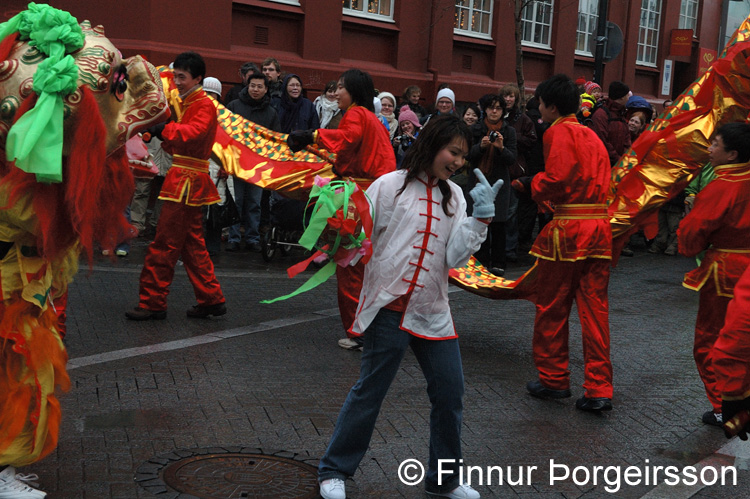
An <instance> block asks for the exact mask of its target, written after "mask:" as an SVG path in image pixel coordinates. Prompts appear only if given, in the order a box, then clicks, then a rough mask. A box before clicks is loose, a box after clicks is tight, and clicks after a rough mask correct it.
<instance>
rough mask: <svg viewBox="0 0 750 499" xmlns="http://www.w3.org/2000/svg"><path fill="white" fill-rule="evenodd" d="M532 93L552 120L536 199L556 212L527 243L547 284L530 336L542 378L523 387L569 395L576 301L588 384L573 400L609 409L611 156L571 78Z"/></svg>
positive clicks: (535, 392) (539, 291) (546, 84)
mask: <svg viewBox="0 0 750 499" xmlns="http://www.w3.org/2000/svg"><path fill="white" fill-rule="evenodd" d="M536 96H537V97H538V98H539V111H540V112H541V114H542V119H543V120H544V121H547V122H550V123H552V126H550V128H549V129H548V130H547V132H545V134H544V159H545V164H546V165H547V167H546V170H545V171H544V172H542V173H539V174H537V175H536V176H535V177H534V179H533V181H532V183H531V196H532V198H533V199H534V201H536V202H537V203H539V204H543V203H552V204H554V210H555V213H554V218H553V219H552V221H551V222H549V223H548V224H547V225H545V226H544V228H543V229H542V231H541V232H540V234H539V236H538V237H537V239H536V241H535V242H534V246H533V247H532V249H531V254H532V255H534V256H536V257H537V263H536V265H537V266H538V269H537V270H538V272H539V275H543V276H544V279H545V283H544V286H539V287H538V289H537V299H536V318H535V320H534V338H533V343H532V344H533V350H534V362H535V364H536V368H537V370H538V371H539V379H538V380H536V381H530V382H529V383H528V384H527V385H526V388H527V390H528V391H529V393H531V395H533V396H535V397H540V398H565V397H570V395H571V393H570V379H569V378H570V371H569V370H568V317H569V315H570V309H571V306H572V305H573V301H575V302H576V305H577V307H578V315H579V317H580V321H581V329H582V337H583V356H584V361H585V371H584V384H583V387H584V388H585V390H586V393H585V394H584V395H583V396H582V397H581V398H579V399H578V400H577V401H576V407H577V408H578V409H581V410H585V411H593V412H599V411H604V410H611V409H612V363H611V362H610V359H609V302H608V297H607V288H608V285H609V265H610V260H611V259H612V232H611V230H610V227H609V219H608V216H607V205H606V201H607V189H608V188H609V176H610V166H609V156H608V155H607V150H606V149H605V148H604V146H603V145H602V143H601V141H600V140H599V139H598V138H597V136H596V134H595V133H594V132H593V131H591V130H590V129H589V128H586V127H585V126H582V125H580V124H579V123H578V120H576V117H575V112H576V111H577V109H578V101H579V98H578V92H577V91H576V87H575V84H574V83H573V82H572V81H571V80H570V78H568V77H567V76H565V75H556V76H553V77H552V78H550V79H548V80H546V81H544V82H542V83H541V84H540V85H539V87H537V90H536Z"/></svg>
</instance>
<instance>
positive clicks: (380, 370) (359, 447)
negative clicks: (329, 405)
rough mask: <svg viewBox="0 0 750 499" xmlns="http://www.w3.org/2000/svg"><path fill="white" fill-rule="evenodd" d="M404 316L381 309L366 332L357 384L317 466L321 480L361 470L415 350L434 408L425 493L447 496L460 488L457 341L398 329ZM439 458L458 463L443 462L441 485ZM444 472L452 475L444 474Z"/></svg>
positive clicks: (460, 384) (460, 377)
mask: <svg viewBox="0 0 750 499" xmlns="http://www.w3.org/2000/svg"><path fill="white" fill-rule="evenodd" d="M401 316H402V314H401V313H400V312H394V311H392V310H386V309H381V310H380V312H378V315H377V316H376V317H375V319H374V320H373V321H372V324H370V327H368V328H367V330H366V331H365V334H364V336H363V339H364V348H363V352H362V364H361V366H360V373H359V380H358V381H357V383H356V384H355V385H354V386H353V387H352V389H351V391H350V392H349V395H348V396H347V397H346V401H345V402H344V406H343V407H342V408H341V412H340V413H339V417H338V420H337V421H336V428H335V429H334V431H333V437H331V442H330V443H329V444H328V449H327V450H326V453H325V455H324V456H323V457H322V458H321V460H320V464H319V465H318V479H319V480H320V481H323V480H327V479H329V478H340V479H342V480H346V479H347V478H348V477H350V476H352V475H354V472H355V471H357V466H359V463H360V461H361V460H362V458H363V457H364V455H365V452H366V451H367V447H368V445H369V443H370V439H371V438H372V432H373V430H374V429H375V420H376V419H377V417H378V413H379V412H380V406H381V405H382V403H383V399H384V398H385V395H386V393H387V392H388V388H389V387H390V386H391V383H392V382H393V379H394V378H395V377H396V373H397V372H398V368H399V365H400V364H401V360H402V359H403V358H404V354H405V353H406V348H407V347H409V346H411V349H412V351H413V352H414V355H415V356H416V358H417V361H418V362H419V366H420V367H421V368H422V373H423V374H424V377H425V379H426V380H427V394H428V396H429V397H430V403H431V404H432V408H431V410H430V457H429V463H428V470H427V476H426V477H427V480H426V483H425V488H426V489H427V490H428V491H430V492H438V493H444V492H449V491H451V490H453V489H455V488H456V487H458V485H459V476H458V466H459V460H460V459H461V417H462V414H463V402H462V399H463V394H464V374H463V367H462V366H461V353H460V351H459V349H458V340H457V339H456V338H453V339H450V340H426V339H423V338H418V337H416V336H413V335H411V334H409V333H407V332H406V331H403V330H401V329H400V328H399V324H400V322H401ZM409 457H412V456H404V459H407V458H409ZM438 459H453V460H455V461H454V463H453V464H452V465H447V466H446V464H445V463H443V466H442V471H443V473H442V485H440V486H438ZM446 470H448V471H451V472H450V473H446ZM394 471H395V470H394Z"/></svg>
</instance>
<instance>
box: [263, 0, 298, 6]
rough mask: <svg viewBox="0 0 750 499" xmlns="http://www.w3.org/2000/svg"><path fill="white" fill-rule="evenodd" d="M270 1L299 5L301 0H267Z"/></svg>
mask: <svg viewBox="0 0 750 499" xmlns="http://www.w3.org/2000/svg"><path fill="white" fill-rule="evenodd" d="M267 1H268V2H273V3H285V4H287V5H296V6H297V7H299V0H267Z"/></svg>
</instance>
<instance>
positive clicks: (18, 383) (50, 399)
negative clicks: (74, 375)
mask: <svg viewBox="0 0 750 499" xmlns="http://www.w3.org/2000/svg"><path fill="white" fill-rule="evenodd" d="M0 316H1V317H2V320H0V366H2V369H3V371H4V373H3V375H2V376H0V428H3V433H2V434H1V435H0V452H1V451H2V450H4V449H5V448H7V447H8V446H9V445H10V444H11V443H13V441H14V440H15V439H16V438H17V437H18V435H19V434H20V433H21V432H22V431H24V428H25V425H26V424H28V422H29V421H31V422H32V424H34V425H35V428H34V433H35V434H36V432H37V431H44V432H46V434H47V435H46V437H45V440H44V445H43V447H42V449H41V455H40V456H39V458H38V459H41V458H42V457H44V456H46V455H47V454H49V453H50V452H52V450H54V448H55V447H56V446H57V439H58V435H59V431H60V415H61V412H60V402H59V401H58V400H57V397H56V396H55V395H54V393H52V394H50V395H48V396H47V398H46V400H43V399H42V393H41V391H40V389H39V381H38V379H36V377H37V373H38V371H39V370H40V369H41V368H45V366H48V365H49V366H50V367H52V369H53V371H54V380H55V385H56V386H59V387H61V388H62V389H63V390H64V391H68V390H69V389H70V378H69V377H68V374H67V373H66V372H65V365H66V363H67V361H68V355H67V353H66V352H65V349H64V348H63V347H62V346H61V345H60V341H59V339H58V335H57V334H56V333H55V332H54V330H55V329H56V325H57V316H56V315H55V312H54V311H53V310H52V308H51V307H49V308H47V310H45V311H44V312H41V313H40V312H39V309H38V308H37V307H36V306H34V305H32V304H31V303H28V302H26V301H24V300H23V299H22V298H21V297H20V295H19V294H16V295H14V296H13V297H12V298H11V299H10V300H8V301H7V302H6V304H5V305H0ZM27 327H31V328H32V333H31V335H30V338H29V340H28V341H27V340H26V339H25V337H24V336H23V335H22V334H21V333H20V332H19V331H21V330H23V329H24V328H27ZM24 367H26V368H28V370H27V371H26V376H25V377H23V378H22V377H21V374H22V373H23V372H24ZM32 378H34V382H31V381H32ZM43 405H47V409H48V411H49V412H48V420H47V423H46V427H44V428H37V427H36V424H38V422H39V414H40V411H41V408H42V406H43ZM32 446H33V440H32ZM33 451H34V449H33V448H30V449H29V452H33Z"/></svg>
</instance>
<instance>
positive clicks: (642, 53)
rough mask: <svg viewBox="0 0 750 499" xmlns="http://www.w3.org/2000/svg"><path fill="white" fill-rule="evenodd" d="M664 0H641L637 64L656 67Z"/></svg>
mask: <svg viewBox="0 0 750 499" xmlns="http://www.w3.org/2000/svg"><path fill="white" fill-rule="evenodd" d="M661 10H662V0H641V19H640V22H639V27H638V52H637V54H636V57H635V62H636V63H637V64H640V65H642V66H650V67H654V68H655V67H656V63H657V61H658V55H659V53H658V49H659V29H660V28H661Z"/></svg>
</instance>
